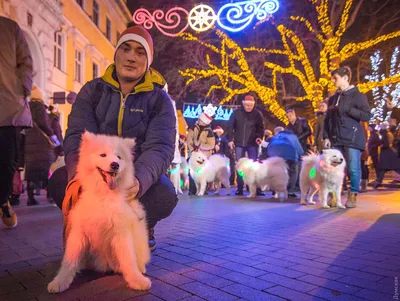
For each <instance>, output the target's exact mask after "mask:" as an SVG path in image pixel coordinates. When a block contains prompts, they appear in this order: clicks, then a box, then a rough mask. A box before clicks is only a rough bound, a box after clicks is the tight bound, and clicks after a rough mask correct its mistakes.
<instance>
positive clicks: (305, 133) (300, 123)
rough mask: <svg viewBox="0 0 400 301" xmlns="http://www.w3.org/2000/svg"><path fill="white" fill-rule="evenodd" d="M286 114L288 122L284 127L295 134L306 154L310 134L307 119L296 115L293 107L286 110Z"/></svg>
mask: <svg viewBox="0 0 400 301" xmlns="http://www.w3.org/2000/svg"><path fill="white" fill-rule="evenodd" d="M286 116H287V118H288V119H289V124H288V125H287V127H286V129H288V130H289V131H292V132H293V133H294V134H295V135H296V136H297V138H298V139H299V142H300V144H301V147H302V148H303V151H304V153H305V154H307V153H308V151H309V149H310V147H309V144H308V138H309V137H310V136H311V128H310V125H309V124H308V121H307V120H306V119H304V118H300V117H297V116H296V112H295V111H294V110H293V109H289V110H287V111H286Z"/></svg>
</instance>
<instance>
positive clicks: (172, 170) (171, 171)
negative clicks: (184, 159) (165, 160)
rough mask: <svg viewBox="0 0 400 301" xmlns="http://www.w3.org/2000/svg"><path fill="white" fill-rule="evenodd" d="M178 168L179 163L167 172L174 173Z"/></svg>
mask: <svg viewBox="0 0 400 301" xmlns="http://www.w3.org/2000/svg"><path fill="white" fill-rule="evenodd" d="M179 170H180V166H179V164H177V166H176V167H175V168H174V169H171V170H170V171H169V172H170V173H171V174H174V173H177V172H178V171H179Z"/></svg>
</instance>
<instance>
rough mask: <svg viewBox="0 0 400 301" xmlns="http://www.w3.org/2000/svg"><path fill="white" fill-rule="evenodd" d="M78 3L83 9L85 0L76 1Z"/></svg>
mask: <svg viewBox="0 0 400 301" xmlns="http://www.w3.org/2000/svg"><path fill="white" fill-rule="evenodd" d="M76 3H78V4H79V6H80V7H82V8H83V0H76Z"/></svg>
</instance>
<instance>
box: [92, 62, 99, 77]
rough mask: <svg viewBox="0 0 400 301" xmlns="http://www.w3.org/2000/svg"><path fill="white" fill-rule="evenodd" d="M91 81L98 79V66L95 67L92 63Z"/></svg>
mask: <svg viewBox="0 0 400 301" xmlns="http://www.w3.org/2000/svg"><path fill="white" fill-rule="evenodd" d="M92 69H93V79H95V78H98V77H99V65H97V64H96V63H93V67H92Z"/></svg>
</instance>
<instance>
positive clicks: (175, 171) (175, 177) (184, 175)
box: [169, 157, 189, 194]
mask: <svg viewBox="0 0 400 301" xmlns="http://www.w3.org/2000/svg"><path fill="white" fill-rule="evenodd" d="M169 179H170V180H171V182H172V184H173V185H174V187H175V191H176V193H177V194H178V193H179V194H182V188H183V189H188V188H189V167H188V163H187V161H186V159H185V158H184V157H181V163H179V164H177V165H176V166H175V168H171V170H170V175H169ZM181 183H182V185H181Z"/></svg>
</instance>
